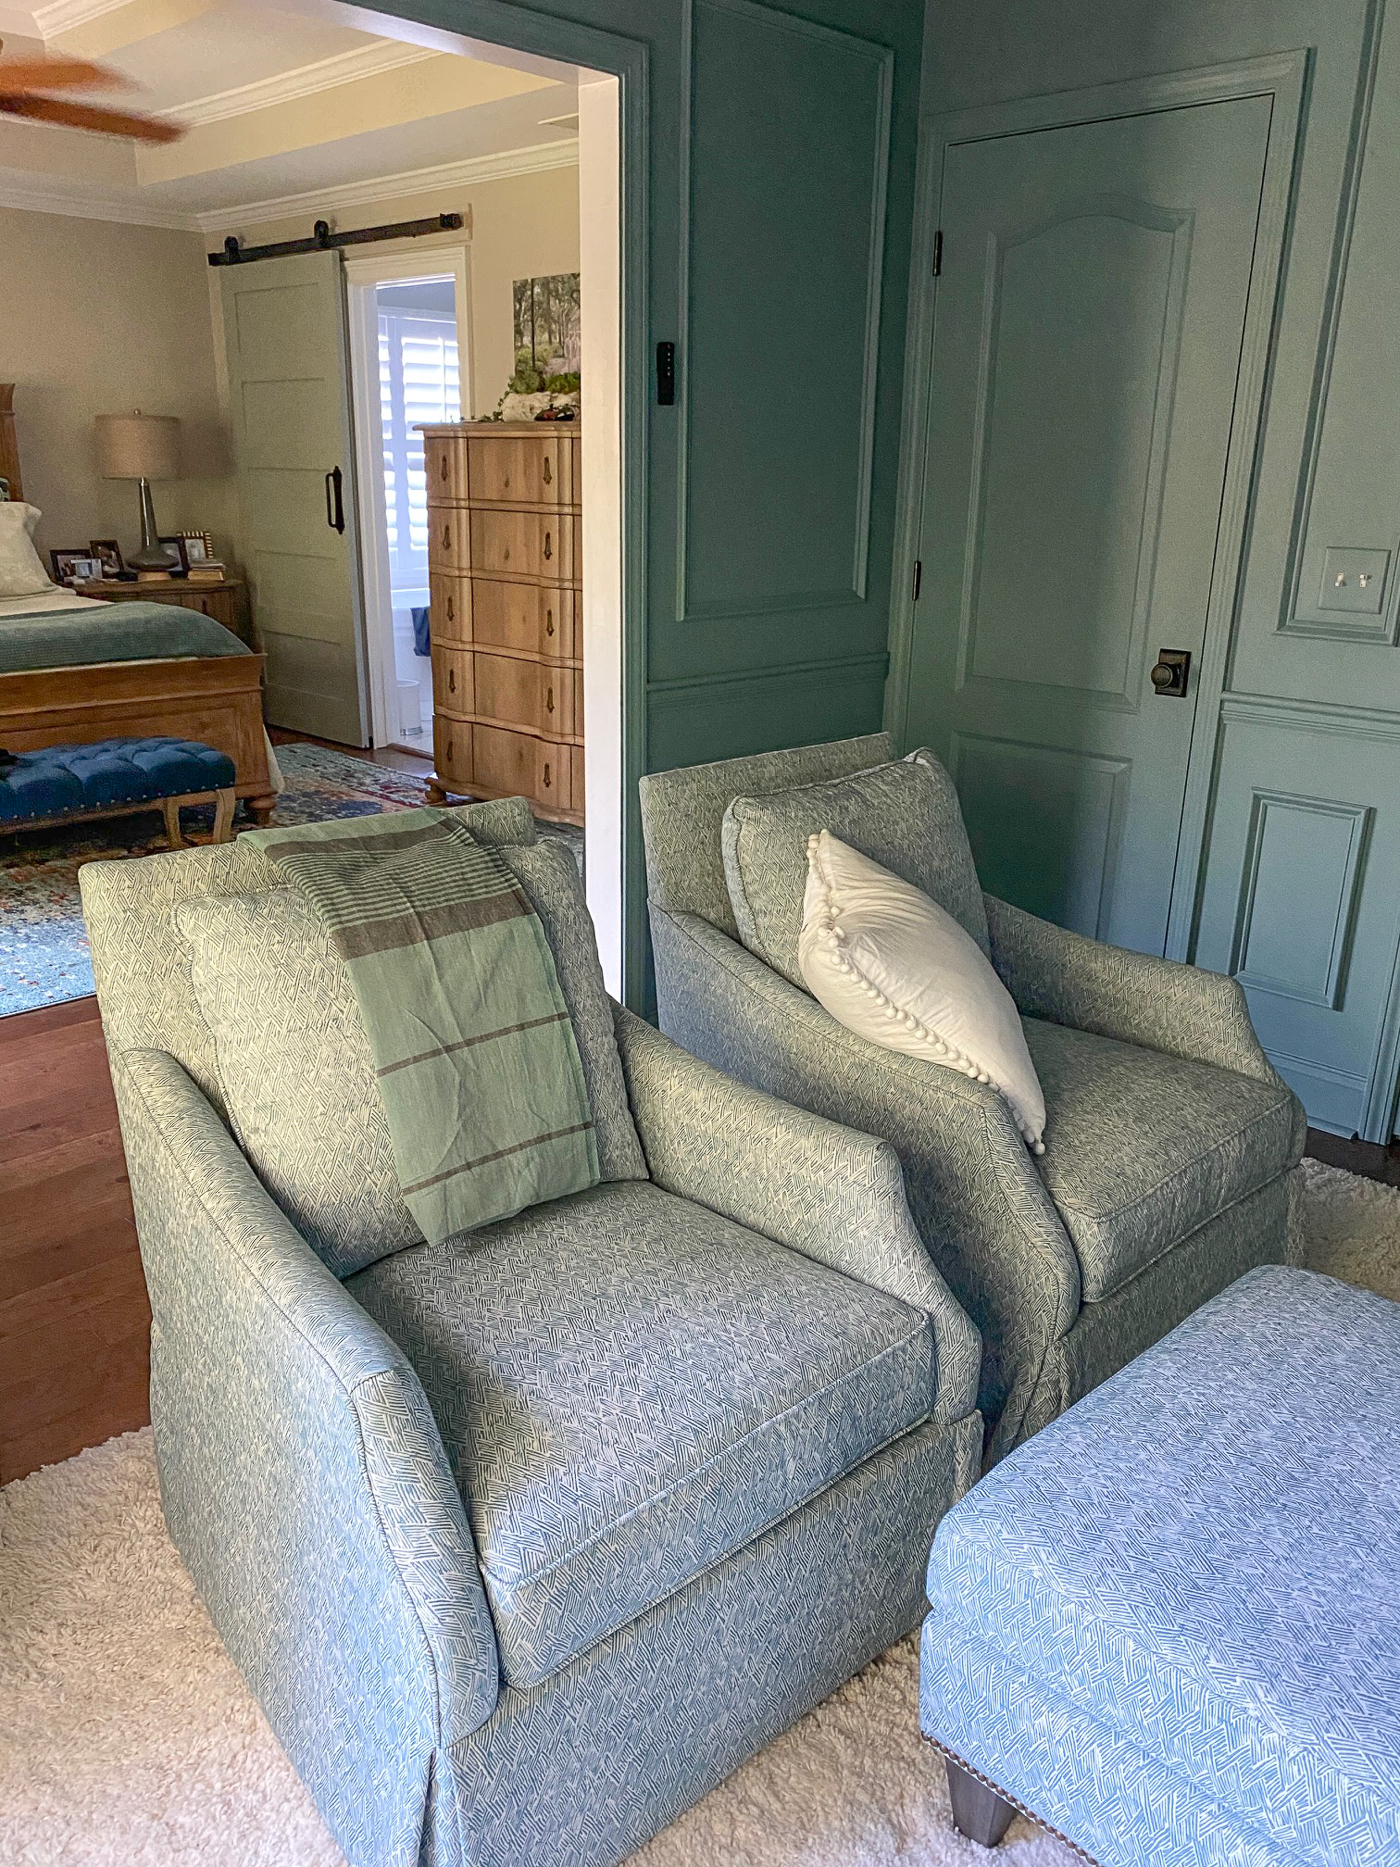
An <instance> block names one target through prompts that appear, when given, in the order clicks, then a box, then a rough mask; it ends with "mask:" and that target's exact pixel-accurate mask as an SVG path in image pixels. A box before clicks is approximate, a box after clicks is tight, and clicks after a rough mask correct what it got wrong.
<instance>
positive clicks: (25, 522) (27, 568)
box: [0, 499, 54, 597]
mask: <svg viewBox="0 0 1400 1867" xmlns="http://www.w3.org/2000/svg"><path fill="white" fill-rule="evenodd" d="M38 523H39V508H38V507H37V506H27V505H25V503H24V501H23V500H22V499H0V597H3V596H42V595H43V594H44V592H45V591H46V590H52V589H53V587H54V586H53V584H52V582H51V581H50V580H49V574H48V572H47V571H46V570H45V569H44V565H43V560H42V559H41V558H40V556H39V553H38V552H37V551H36V550H35V549H34V527H35V526H36V525H37V524H38Z"/></svg>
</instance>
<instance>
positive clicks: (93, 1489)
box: [0, 1162, 1400, 1867]
mask: <svg viewBox="0 0 1400 1867" xmlns="http://www.w3.org/2000/svg"><path fill="white" fill-rule="evenodd" d="M1306 1173H1307V1201H1306V1222H1307V1236H1308V1248H1309V1261H1310V1262H1311V1263H1312V1264H1313V1266H1314V1268H1316V1269H1318V1270H1326V1271H1330V1272H1332V1273H1334V1274H1345V1275H1346V1276H1348V1277H1350V1278H1351V1279H1352V1280H1353V1281H1355V1282H1358V1283H1365V1284H1369V1285H1371V1286H1372V1287H1374V1288H1376V1289H1380V1290H1382V1291H1385V1292H1386V1293H1387V1294H1390V1293H1393V1292H1394V1290H1395V1288H1396V1275H1397V1267H1400V1192H1395V1191H1392V1190H1391V1189H1390V1188H1388V1187H1383V1186H1378V1185H1375V1184H1374V1183H1372V1182H1370V1181H1367V1180H1359V1179H1357V1178H1355V1177H1354V1176H1353V1175H1351V1174H1348V1173H1341V1172H1339V1171H1338V1170H1336V1169H1335V1168H1331V1167H1322V1166H1318V1165H1316V1164H1315V1163H1313V1162H1309V1163H1308V1164H1307V1169H1306ZM1077 1859H1078V1857H1077V1856H1075V1855H1072V1854H1071V1853H1070V1852H1069V1851H1068V1849H1066V1848H1064V1847H1062V1846H1061V1845H1060V1844H1059V1843H1058V1842H1055V1841H1052V1840H1051V1839H1050V1838H1049V1837H1048V1836H1047V1835H1045V1834H1044V1833H1042V1832H1041V1831H1040V1830H1038V1829H1036V1828H1034V1827H1032V1826H1031V1825H1030V1824H1029V1823H1028V1822H1025V1821H1021V1820H1018V1821H1017V1822H1016V1824H1015V1826H1014V1827H1013V1828H1012V1830H1011V1833H1010V1835H1009V1836H1008V1837H1007V1840H1006V1841H1005V1842H1004V1843H1003V1845H1002V1846H1001V1847H1000V1848H999V1849H998V1850H997V1851H996V1852H995V1853H994V1854H989V1853H988V1852H987V1851H986V1850H985V1849H983V1848H979V1847H975V1846H974V1845H973V1844H972V1843H971V1842H969V1841H965V1840H964V1839H963V1838H962V1837H961V1836H960V1835H959V1834H957V1833H956V1831H955V1830H954V1829H953V1827H952V1824H951V1821H950V1819H949V1813H948V1801H947V1794H946V1790H945V1788H944V1780H943V1772H942V1770H941V1769H940V1768H939V1767H938V1765H937V1764H936V1763H935V1761H934V1760H933V1758H932V1757H931V1756H930V1754H929V1752H928V1750H927V1749H926V1747H925V1746H924V1745H923V1744H922V1743H921V1742H920V1739H919V1734H918V1649H917V1646H916V1643H915V1641H914V1640H913V1639H910V1640H906V1641H903V1642H901V1643H900V1645H898V1646H896V1647H893V1648H892V1649H891V1650H890V1651H889V1652H888V1653H886V1654H884V1655H882V1656H881V1658H879V1659H878V1660H876V1661H875V1662H874V1664H873V1665H871V1666H867V1667H866V1669H865V1671H864V1672H862V1673H860V1674H858V1675H857V1677H856V1678H854V1679H852V1680H851V1681H850V1683H849V1684H848V1685H845V1686H843V1687H842V1688H841V1690H840V1691H839V1692H837V1693H836V1694H835V1695H834V1696H833V1697H832V1698H830V1699H828V1700H827V1701H826V1703H825V1704H824V1705H819V1706H818V1707H817V1709H816V1710H815V1711H813V1712H810V1713H809V1714H808V1715H807V1717H805V1718H804V1719H802V1721H801V1722H800V1723H799V1724H797V1725H795V1726H794V1727H793V1729H792V1730H791V1731H789V1732H787V1733H786V1735H785V1736H783V1737H780V1738H779V1739H778V1740H777V1741H776V1742H775V1743H773V1744H770V1745H769V1747H768V1748H767V1749H766V1750H765V1751H763V1752H761V1753H760V1755H758V1756H757V1757H754V1758H753V1759H752V1760H751V1761H750V1762H749V1763H746V1764H745V1765H744V1766H743V1767H742V1769H739V1770H737V1771H736V1772H735V1773H734V1775H733V1776H731V1777H730V1778H729V1780H728V1781H727V1782H725V1783H722V1784H721V1785H720V1786H719V1788H718V1789H716V1790H714V1791H713V1792H712V1793H711V1794H710V1795H708V1796H706V1797H705V1799H704V1800H703V1801H702V1802H700V1803H699V1804H697V1806H696V1807H695V1808H693V1809H692V1810H691V1811H690V1812H689V1813H688V1814H686V1815H683V1816H682V1817H681V1818H680V1820H679V1821H677V1822H675V1823H674V1824H673V1825H672V1826H671V1827H670V1828H668V1829H666V1830H665V1831H664V1832H663V1833H662V1834H659V1835H658V1836H657V1837H656V1839H655V1840H654V1841H652V1842H649V1843H648V1845H647V1846H646V1847H644V1848H643V1849H642V1850H641V1852H640V1853H638V1854H636V1855H634V1856H633V1858H632V1863H631V1867H978V1863H981V1864H982V1867H991V1864H992V1863H994V1862H995V1863H999V1864H1000V1867H1074V1863H1075V1862H1076V1861H1077ZM0 1861H4V1862H5V1863H7V1867H8V1864H9V1863H14V1867H196V1864H197V1867H345V1863H344V1858H343V1856H342V1855H341V1853H340V1850H339V1849H338V1848H337V1847H336V1845H335V1843H334V1842H333V1841H332V1840H331V1838H330V1836H329V1835H328V1834H327V1832H326V1830H325V1828H324V1827H323V1826H322V1824H321V1821H320V1818H319V1817H318V1815H317V1814H316V1811H315V1809H314V1808H313V1807H312V1804H311V1800H310V1798H309V1797H308V1796H307V1794H306V1791H305V1790H304V1789H303V1788H302V1786H301V1784H300V1782H299V1781H298V1779H297V1777H296V1775H295V1773H294V1771H293V1770H292V1767H291V1765H290V1764H289V1763H288V1761H287V1759H286V1757H285V1756H284V1755H283V1753H282V1751H281V1749H280V1747H279V1746H278V1744H277V1742H276V1740H275V1739H274V1737H273V1736H272V1733H271V1731H270V1730H269V1729H268V1727H267V1724H266V1723H265V1721H264V1719H263V1716H262V1713H261V1712H260V1711H259V1710H258V1708H257V1706H256V1704H255V1703H254V1701H253V1699H252V1698H251V1696H250V1695H249V1693H248V1691H247V1689H246V1687H245V1686H244V1685H243V1682H242V1680H241V1679H240V1678H239V1675H238V1673H237V1672H236V1671H235V1670H234V1667H233V1663H232V1661H231V1660H230V1659H229V1658H228V1655H227V1654H226V1653H225V1652H224V1649H223V1647H222V1646H221V1645H220V1643H219V1639H218V1636H217V1635H216V1634H215V1632H214V1629H213V1627H212V1626H211V1625H210V1622H209V1617H208V1616H207V1614H206V1613H205V1611H204V1608H203V1606H202V1605H201V1603H200V1600H199V1597H198V1596H197V1595H196V1593H195V1591H194V1586H193V1584H192V1583H191V1581H190V1579H189V1577H188V1576H187V1575H186V1573H185V1571H184V1568H183V1567H182V1565H181V1563H180V1560H179V1558H178V1556H177V1555H176V1554H175V1551H174V1549H173V1547H172V1546H171V1543H170V1540H169V1538H168V1536H167V1535H166V1532H165V1524H164V1522H163V1521H162V1518H161V1514H160V1500H159V1496H158V1494H157V1491H156V1479H155V1460H154V1457H153V1453H152V1447H151V1436H150V1433H149V1432H143V1433H128V1434H126V1435H124V1436H123V1437H122V1438H120V1439H113V1440H111V1441H109V1443H108V1444H107V1445H105V1446H99V1447H98V1448H97V1449H96V1450H94V1451H91V1452H84V1453H82V1454H80V1455H79V1457H77V1458H76V1459H69V1460H68V1461H67V1463H66V1464H63V1465H54V1466H50V1467H48V1469H46V1470H45V1471H41V1472H37V1473H35V1475H34V1476H33V1477H32V1478H23V1479H20V1480H19V1481H18V1482H17V1483H15V1484H11V1485H8V1486H6V1487H5V1489H4V1490H3V1491H0Z"/></svg>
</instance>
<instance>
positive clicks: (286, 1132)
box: [175, 839, 646, 1277]
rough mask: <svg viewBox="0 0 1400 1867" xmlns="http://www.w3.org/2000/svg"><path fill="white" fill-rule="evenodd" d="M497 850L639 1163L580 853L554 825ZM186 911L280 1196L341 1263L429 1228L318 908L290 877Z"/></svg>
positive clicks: (609, 1154)
mask: <svg viewBox="0 0 1400 1867" xmlns="http://www.w3.org/2000/svg"><path fill="white" fill-rule="evenodd" d="M500 853H501V855H502V857H503V859H504V860H505V861H506V862H507V864H508V865H509V866H510V868H511V869H512V871H513V872H514V873H515V874H516V875H517V878H518V879H519V880H520V881H521V885H522V887H523V888H525V890H526V892H527V894H529V895H530V897H531V899H532V902H533V903H534V904H535V905H536V909H537V912H539V913H540V915H541V919H542V921H543V923H544V926H545V931H546V935H547V937H548V939H549V942H550V946H551V950H553V951H555V952H557V953H558V954H559V955H560V958H559V961H558V970H559V974H560V985H561V987H562V988H563V990H564V993H565V997H566V1000H567V1001H568V1003H569V1006H570V1010H571V1012H572V1013H573V1016H574V1024H575V1035H576V1037H577V1040H578V1046H579V1054H580V1058H581V1060H582V1062H583V1065H584V1075H585V1079H586V1081H587V1085H588V1089H589V1092H590V1097H591V1100H592V1102H593V1106H594V1109H595V1111H596V1113H595V1127H596V1132H597V1139H598V1151H599V1159H600V1164H601V1165H602V1167H603V1170H604V1173H605V1174H606V1175H607V1176H608V1177H618V1178H637V1177H641V1176H644V1175H645V1173H646V1162H645V1158H644V1156H643V1154H642V1151H641V1144H640V1143H639V1141H638V1140H637V1134H636V1129H635V1127H634V1125H633V1122H632V1116H631V1112H630V1110H629V1109H628V1106H627V1092H626V1086H625V1084H624V1083H623V1079H622V1065H621V1063H620V1061H619V1060H618V1055H617V1044H616V1040H615V1038H614V1035H613V1028H612V1010H611V1006H610V1005H609V1002H608V998H607V994H606V991H605V990H604V987H603V983H602V976H601V972H600V971H599V969H598V961H597V949H596V946H595V945H594V943H593V940H592V925H591V922H589V921H588V918H587V909H586V907H585V906H584V905H583V899H582V893H581V890H580V888H579V882H578V867H577V864H576V863H575V862H574V859H573V856H572V854H571V853H570V851H569V849H568V847H567V845H566V844H563V843H561V842H559V841H558V840H557V839H556V840H554V841H551V842H540V843H538V844H535V845H533V846H530V847H514V846H513V847H509V848H505V849H502V850H501V852H500ZM175 920H176V924H177V926H178V928H179V930H180V932H181V934H182V935H183V937H184V939H185V940H186V941H187V942H188V946H189V951H190V955H191V979H192V983H193V987H194V994H195V998H196V1001H197V1002H198V1005H199V1008H200V1010H201V1012H202V1013H203V1017H204V1021H205V1023H206V1024H207V1025H208V1027H209V1029H210V1031H211V1032H212V1034H213V1038H214V1046H215V1052H216V1056H217V1067H218V1077H219V1087H220V1090H221V1094H222V1100H223V1102H224V1104H225V1107H226V1109H227V1111H228V1115H229V1119H230V1121H231V1122H232V1124H233V1128H234V1132H235V1133H236V1134H237V1136H238V1139H239V1143H240V1145H241V1146H242V1148H243V1150H244V1152H245V1153H246V1154H247V1156H248V1158H249V1160H250V1161H251V1162H252V1163H253V1166H254V1167H255V1168H256V1170H257V1172H258V1174H259V1176H260V1177H261V1179H262V1181H263V1184H264V1185H265V1186H266V1187H267V1189H268V1191H269V1192H270V1193H271V1194H272V1196H273V1198H274V1199H276V1200H277V1202H278V1204H279V1205H280V1206H281V1207H282V1210H283V1211H284V1212H285V1213H286V1214H287V1216H288V1217H289V1218H290V1219H291V1220H292V1223H293V1224H294V1225H296V1227H297V1228H298V1230H300V1231H301V1232H302V1233H303V1235H304V1236H305V1238H306V1239H307V1242H308V1243H309V1244H310V1245H311V1246H312V1248H313V1249H314V1250H315V1251H316V1252H317V1253H318V1255H319V1256H320V1257H321V1258H322V1259H323V1261H324V1262H325V1263H326V1264H328V1265H329V1266H330V1268H331V1269H332V1270H333V1271H335V1273H336V1275H337V1276H340V1277H345V1276H348V1275H349V1274H350V1272H352V1271H357V1270H362V1269H363V1268H364V1266H365V1265H367V1264H372V1263H374V1261H375V1260H376V1259H377V1258H382V1257H384V1256H385V1255H386V1254H387V1253H389V1252H393V1251H400V1250H402V1249H403V1248H404V1246H406V1245H412V1244H418V1243H421V1241H422V1233H421V1232H420V1230H419V1229H418V1226H417V1225H416V1223H415V1222H414V1220H413V1217H412V1215H411V1214H410V1212H409V1210H408V1207H407V1205H406V1204H405V1202H404V1197H403V1192H402V1188H401V1185H400V1182H399V1176H398V1171H397V1169H396V1166H395V1163H394V1152H393V1146H392V1143H391V1141H390V1137H389V1124H388V1118H387V1117H386V1115H385V1113H384V1103H383V1098H382V1097H381V1095H380V1093H379V1088H378V1085H377V1083H376V1081H375V1076H374V1061H373V1058H372V1056H371V1054H370V1049H369V1041H368V1039H367V1037H366V1035H365V1029H364V1020H363V1018H362V1017H361V1014H360V1009H359V1005H358V1002H357V1000H356V998H355V992H354V988H353V986H352V985H351V983H350V976H349V974H348V972H347V971H346V969H345V965H344V962H343V961H342V960H341V959H340V957H339V955H338V954H337V953H336V951H335V948H334V947H333V945H332V944H331V940H330V936H329V934H328V933H327V931H326V929H325V927H324V925H323V924H322V922H321V920H320V918H319V917H318V916H317V915H316V914H315V913H314V912H313V911H312V910H311V909H310V908H309V907H308V906H307V905H306V903H305V902H304V901H303V900H302V898H301V897H300V896H299V895H298V894H296V893H295V892H294V891H292V890H290V889H286V888H273V889H271V890H269V891H268V892H266V893H259V894H249V895H232V896H229V895H223V896H218V897H215V898H209V897H206V898H205V899H203V900H198V899H196V900H191V901H186V902H184V903H182V904H180V905H178V906H177V907H176V909H175ZM580 921H581V923H582V925H581V926H580ZM585 931H586V933H587V935H588V938H587V940H586V941H585V939H584V938H583V933H584V932H585Z"/></svg>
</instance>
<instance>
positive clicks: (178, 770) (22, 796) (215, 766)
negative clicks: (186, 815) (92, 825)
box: [0, 736, 234, 849]
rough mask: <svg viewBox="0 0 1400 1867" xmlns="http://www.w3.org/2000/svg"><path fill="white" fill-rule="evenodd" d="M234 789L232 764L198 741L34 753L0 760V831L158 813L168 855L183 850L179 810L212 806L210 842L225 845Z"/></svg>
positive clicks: (151, 740) (140, 741)
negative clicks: (155, 810) (158, 810)
mask: <svg viewBox="0 0 1400 1867" xmlns="http://www.w3.org/2000/svg"><path fill="white" fill-rule="evenodd" d="M233 787H234V765H233V760H232V759H231V758H230V757H229V756H228V754H227V753H226V752H220V751H217V750H216V749H215V748H214V747H213V746H207V745H202V744H201V743H200V742H199V741H198V740H197V739H173V738H170V737H164V736H152V737H147V738H126V739H99V740H95V741H93V742H92V743H91V744H88V745H53V746H41V747H39V748H38V749H37V750H36V751H33V752H21V753H19V754H17V755H16V756H15V757H14V758H13V759H9V758H6V759H3V760H0V831H4V830H37V829H42V828H46V827H48V826H50V825H55V824H62V823H69V822H72V821H74V820H75V819H77V818H79V817H121V816H127V815H129V814H130V813H131V812H133V811H138V810H150V809H152V808H153V807H154V806H156V805H159V806H160V808H161V810H162V811H163V813H164V816H165V833H166V836H167V838H168V839H169V842H170V846H171V848H172V849H182V848H184V847H185V837H184V834H183V832H182V830H181V827H180V811H181V809H182V808H183V807H184V806H185V805H186V804H212V805H213V806H214V829H213V835H212V837H211V839H210V840H211V841H213V842H215V843H226V842H227V841H228V840H229V837H230V835H231V834H232V826H233V806H234V789H233Z"/></svg>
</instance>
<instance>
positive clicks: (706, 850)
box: [637, 733, 893, 940]
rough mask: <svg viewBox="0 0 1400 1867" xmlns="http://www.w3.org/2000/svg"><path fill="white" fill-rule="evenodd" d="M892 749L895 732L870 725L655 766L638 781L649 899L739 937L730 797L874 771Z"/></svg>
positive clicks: (783, 789)
mask: <svg viewBox="0 0 1400 1867" xmlns="http://www.w3.org/2000/svg"><path fill="white" fill-rule="evenodd" d="M892 754H893V744H892V741H891V739H890V736H889V734H888V733H866V734H865V735H864V736H863V737H861V738H858V739H841V740H837V741H836V742H835V743H834V744H830V745H815V746H794V747H792V748H791V750H789V751H787V752H759V753H757V754H755V755H754V756H753V757H750V758H729V759H720V760H718V761H716V762H715V763H714V764H711V765H686V766H682V767H681V768H680V769H679V770H676V771H658V772H652V773H650V774H649V775H648V776H647V777H644V778H642V779H641V780H640V781H639V783H638V786H637V790H638V795H639V797H640V800H641V806H642V824H643V828H644V830H645V840H646V858H647V898H648V900H649V901H652V902H655V903H657V904H658V905H659V906H661V907H664V908H669V909H670V910H671V912H672V913H674V914H699V915H702V916H703V917H704V918H705V919H706V920H707V921H709V922H710V924H711V926H713V927H718V928H720V929H722V931H723V932H725V933H727V934H728V935H729V937H730V939H731V940H737V939H738V937H739V930H738V928H737V927H736V926H735V924H734V911H733V909H732V908H731V907H730V905H729V883H728V881H727V880H726V879H725V873H724V850H723V847H722V838H721V833H720V824H721V819H722V818H723V816H724V813H725V810H726V808H727V807H728V805H729V802H730V800H731V799H732V798H735V797H739V796H741V795H744V796H748V795H751V794H752V793H754V792H756V791H786V790H788V789H789V788H790V787H791V786H793V785H804V784H813V783H815V782H816V781H817V780H818V779H826V778H841V777H844V776H845V775H846V774H847V773H848V772H855V771H868V770H869V768H870V767H871V766H872V765H882V764H885V763H887V762H888V761H889V759H890V758H891V756H892Z"/></svg>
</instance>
